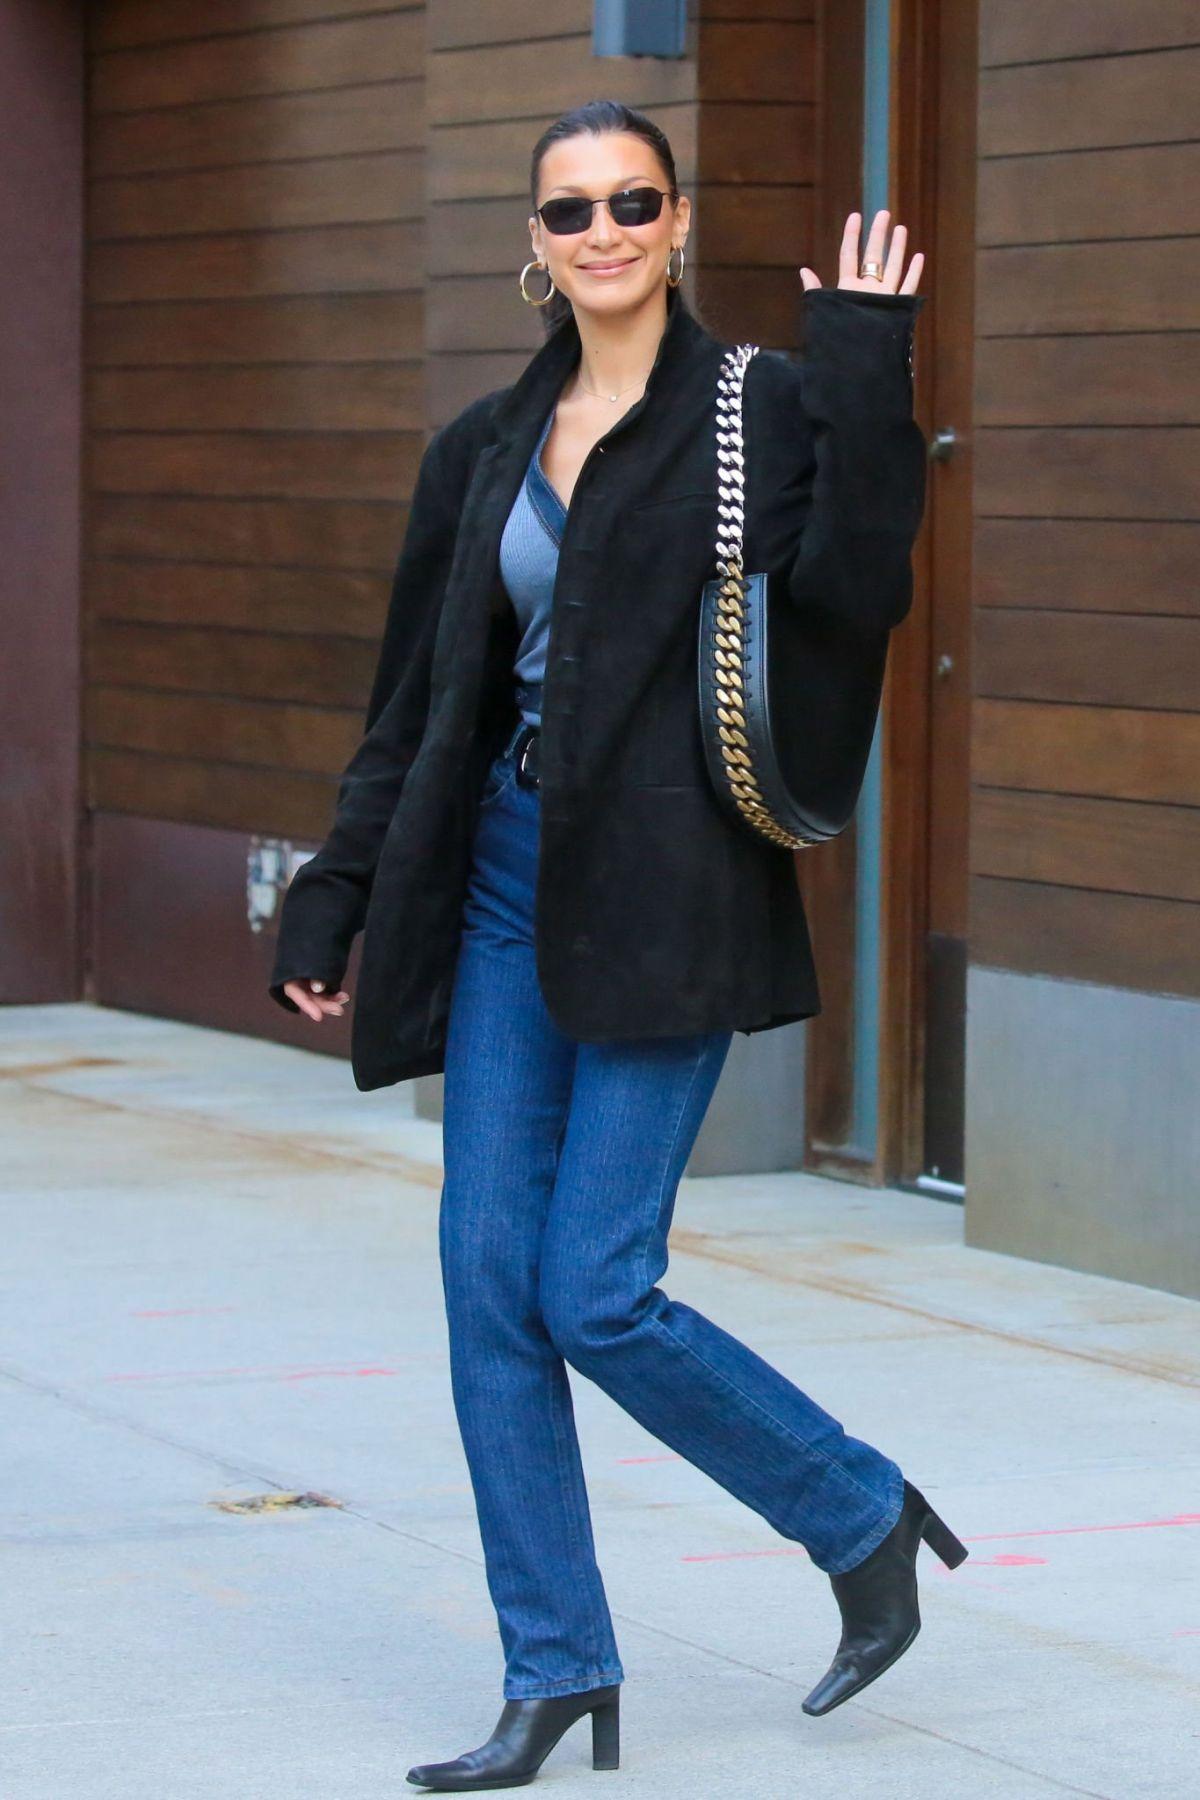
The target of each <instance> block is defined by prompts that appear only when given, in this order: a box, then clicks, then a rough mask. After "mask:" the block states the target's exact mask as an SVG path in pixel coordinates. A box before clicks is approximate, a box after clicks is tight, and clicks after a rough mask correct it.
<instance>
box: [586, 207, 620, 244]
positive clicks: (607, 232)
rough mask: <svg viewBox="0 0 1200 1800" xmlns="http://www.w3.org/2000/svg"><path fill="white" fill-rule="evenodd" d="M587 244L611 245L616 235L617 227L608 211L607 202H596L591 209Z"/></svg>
mask: <svg viewBox="0 0 1200 1800" xmlns="http://www.w3.org/2000/svg"><path fill="white" fill-rule="evenodd" d="M587 235H588V241H589V243H594V244H597V245H600V244H611V243H613V242H614V241H615V239H616V237H617V235H618V227H617V224H616V221H615V220H614V218H613V216H612V214H611V213H610V212H609V210H608V201H607V200H598V201H597V202H596V204H595V206H594V207H593V208H592V222H591V225H590V226H589V227H588V234H587Z"/></svg>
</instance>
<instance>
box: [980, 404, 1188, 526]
mask: <svg viewBox="0 0 1200 1800" xmlns="http://www.w3.org/2000/svg"><path fill="white" fill-rule="evenodd" d="M1198 457H1200V431H1197V430H1196V428H1195V427H1180V428H1178V429H1171V428H1165V427H1155V428H1146V429H1143V430H1137V431H1125V430H1120V429H1117V428H1112V429H1109V428H1105V427H1081V428H1080V429H1078V430H1075V431H1070V430H1058V429H1055V428H1049V429H1045V430H1037V429H1035V430H1031V431H1026V430H1022V429H1021V428H1019V427H1015V426H1014V427H1013V428H1011V429H1007V430H1003V431H997V430H985V431H981V432H979V433H978V434H977V436H976V439H975V508H976V512H977V513H980V514H984V515H990V516H993V517H994V516H995V515H997V514H1009V515H1013V514H1017V515H1021V516H1023V517H1029V516H1031V515H1032V516H1035V517H1038V518H1047V517H1051V518H1053V517H1055V516H1060V517H1062V516H1066V517H1070V518H1079V517H1081V516H1090V517H1094V518H1114V517H1116V518H1122V517H1123V518H1129V519H1197V518H1200V487H1198V486H1197V482H1196V468H1197V458H1198Z"/></svg>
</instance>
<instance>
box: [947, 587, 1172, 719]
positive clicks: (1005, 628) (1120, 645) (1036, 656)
mask: <svg viewBox="0 0 1200 1800" xmlns="http://www.w3.org/2000/svg"><path fill="white" fill-rule="evenodd" d="M972 662H973V668H974V686H975V692H976V693H977V694H979V695H993V696H997V697H1003V698H1008V699H1025V700H1058V701H1074V702H1076V703H1085V704H1086V703H1091V704H1093V705H1100V706H1145V707H1149V708H1150V709H1151V710H1153V711H1174V710H1180V711H1189V712H1195V711H1197V710H1200V620H1197V619H1163V618H1147V617H1142V618H1120V617H1114V616H1112V615H1110V614H1107V613H1071V612H1030V611H1028V610H1025V609H1014V610H1013V611H1008V610H1006V609H1003V608H998V607H993V608H991V609H985V610H983V611H981V612H979V613H978V614H977V615H976V618H975V641H974V645H973V649H972Z"/></svg>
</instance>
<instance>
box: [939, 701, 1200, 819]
mask: <svg viewBox="0 0 1200 1800" xmlns="http://www.w3.org/2000/svg"><path fill="white" fill-rule="evenodd" d="M971 774H972V777H973V779H974V781H975V782H976V783H977V784H981V785H986V786H990V787H1004V788H1033V789H1038V790H1040V791H1042V792H1044V793H1061V794H1104V795H1110V796H1113V797H1115V798H1118V799H1123V800H1162V801H1172V802H1175V803H1176V804H1178V805H1180V806H1200V714H1198V713H1158V712H1144V711H1141V710H1139V709H1134V708H1123V707H1113V706H1056V705H1054V704H1053V703H1052V702H1039V701H1024V700H986V699H982V700H977V701H976V703H975V706H974V709H973V712H972V736H971Z"/></svg>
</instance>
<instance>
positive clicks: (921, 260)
mask: <svg viewBox="0 0 1200 1800" xmlns="http://www.w3.org/2000/svg"><path fill="white" fill-rule="evenodd" d="M924 267H925V252H924V251H923V250H918V251H916V252H915V254H914V256H913V259H912V261H911V262H910V263H909V265H908V274H907V275H906V276H905V277H904V280H903V281H902V282H901V283H900V286H899V289H898V290H897V291H898V292H899V293H901V294H915V293H916V291H917V283H918V281H920V279H921V270H922V269H923V268H924Z"/></svg>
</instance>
